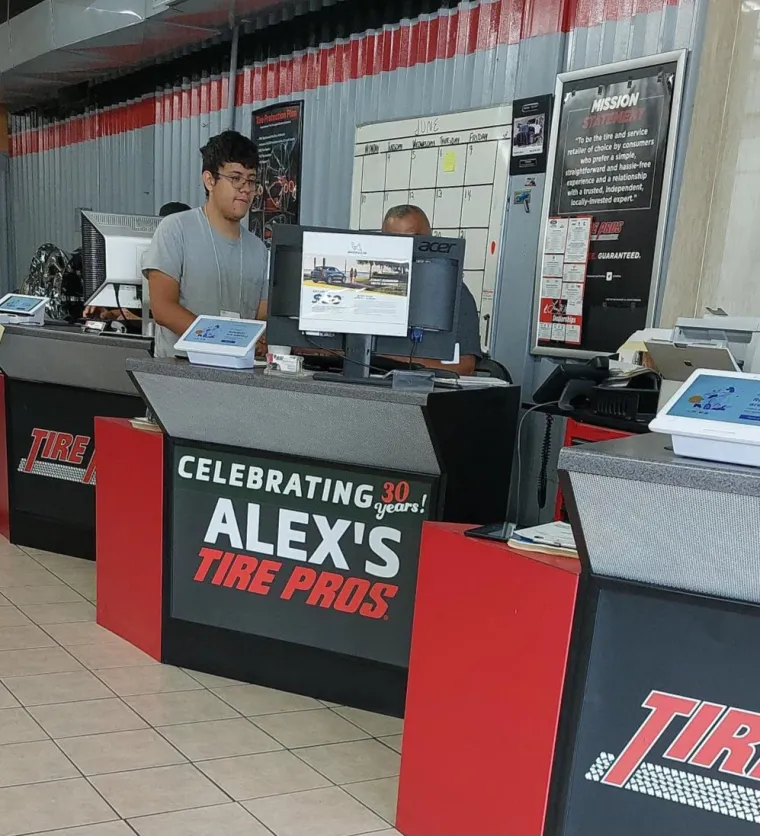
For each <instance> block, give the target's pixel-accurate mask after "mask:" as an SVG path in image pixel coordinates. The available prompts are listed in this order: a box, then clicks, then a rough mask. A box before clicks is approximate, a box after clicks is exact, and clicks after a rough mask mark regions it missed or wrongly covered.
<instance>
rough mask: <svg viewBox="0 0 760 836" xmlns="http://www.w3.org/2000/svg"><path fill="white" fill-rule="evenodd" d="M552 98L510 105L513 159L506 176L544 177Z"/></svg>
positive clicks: (519, 100)
mask: <svg viewBox="0 0 760 836" xmlns="http://www.w3.org/2000/svg"><path fill="white" fill-rule="evenodd" d="M552 98H553V97H552V96H535V97H534V98H532V99H516V100H515V101H514V102H512V118H513V123H512V159H511V162H510V166H509V173H510V174H511V175H512V176H513V177H515V176H517V175H519V174H543V173H544V172H545V171H546V161H547V158H548V155H549V126H550V122H551V117H552Z"/></svg>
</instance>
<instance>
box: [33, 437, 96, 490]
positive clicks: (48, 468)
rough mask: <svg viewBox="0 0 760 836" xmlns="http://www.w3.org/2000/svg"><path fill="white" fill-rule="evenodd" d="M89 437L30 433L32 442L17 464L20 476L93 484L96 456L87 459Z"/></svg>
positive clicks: (92, 454)
mask: <svg viewBox="0 0 760 836" xmlns="http://www.w3.org/2000/svg"><path fill="white" fill-rule="evenodd" d="M91 441H92V439H91V437H90V436H89V435H72V434H71V433H64V432H58V431H57V430H44V429H39V428H35V429H33V430H32V443H31V446H30V448H29V452H28V453H27V455H26V457H25V458H22V459H21V461H20V462H19V464H18V470H19V472H21V473H30V474H34V475H36V476H47V477H49V478H52V479H63V480H65V481H67V482H81V483H83V484H85V485H94V484H95V453H94V451H93V452H92V453H91V454H90V456H89V461H87V462H86V459H87V453H88V451H89V449H90V443H91Z"/></svg>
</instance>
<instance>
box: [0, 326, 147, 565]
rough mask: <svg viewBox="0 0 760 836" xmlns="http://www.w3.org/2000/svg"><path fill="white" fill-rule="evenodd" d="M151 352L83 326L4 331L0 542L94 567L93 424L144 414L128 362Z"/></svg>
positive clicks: (0, 346)
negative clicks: (81, 559)
mask: <svg viewBox="0 0 760 836" xmlns="http://www.w3.org/2000/svg"><path fill="white" fill-rule="evenodd" d="M150 348H151V341H150V340H149V339H146V338H142V337H122V336H118V335H107V334H85V333H83V332H82V330H81V328H78V327H75V326H70V327H69V326H58V325H56V326H44V327H32V326H18V325H6V326H5V328H4V331H3V333H2V337H1V338H0V369H1V370H2V375H0V397H2V400H3V403H2V408H0V436H4V437H2V438H0V532H2V534H4V535H5V536H6V537H8V539H10V540H11V542H12V543H16V544H17V545H21V546H29V547H32V548H40V549H46V550H48V551H53V552H57V553H60V554H70V555H74V556H76V557H84V558H89V559H94V557H95V489H94V486H95V481H96V472H95V449H94V443H93V440H94V419H95V416H96V415H110V416H124V417H130V418H131V417H134V416H136V415H139V414H140V413H141V410H143V409H144V407H143V405H142V402H141V400H140V398H139V396H138V395H137V392H136V391H135V388H134V384H133V383H132V381H131V380H130V378H129V377H128V375H127V372H126V361H127V359H128V358H139V357H142V358H147V357H148V356H149V353H150Z"/></svg>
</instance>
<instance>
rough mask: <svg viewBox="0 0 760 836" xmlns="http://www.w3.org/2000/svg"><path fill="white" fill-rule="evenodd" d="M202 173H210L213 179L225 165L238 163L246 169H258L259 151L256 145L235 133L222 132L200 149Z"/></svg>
mask: <svg viewBox="0 0 760 836" xmlns="http://www.w3.org/2000/svg"><path fill="white" fill-rule="evenodd" d="M201 156H202V157H203V171H210V172H211V174H213V175H214V178H217V177H218V176H219V169H220V168H221V167H222V166H223V165H225V163H239V164H240V165H242V166H245V167H246V168H258V167H259V149H258V148H257V147H256V143H255V142H253V140H251V139H249V138H248V137H247V136H243V134H241V133H238V132H237V131H224V132H223V133H220V134H219V135H218V136H212V137H211V139H210V140H209V141H208V142H207V143H206V144H205V145H204V146H203V148H201Z"/></svg>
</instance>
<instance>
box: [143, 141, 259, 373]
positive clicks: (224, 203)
mask: <svg viewBox="0 0 760 836" xmlns="http://www.w3.org/2000/svg"><path fill="white" fill-rule="evenodd" d="M201 154H202V156H203V175H202V177H203V186H204V188H205V190H206V194H207V196H208V199H207V201H206V205H205V206H203V207H202V208H200V209H192V210H191V211H189V212H181V213H179V214H176V215H170V216H169V217H168V218H165V219H164V220H163V221H162V222H161V224H160V226H159V227H158V229H157V230H156V234H155V235H154V237H153V241H152V243H151V245H150V249H149V250H148V252H147V253H146V254H145V257H144V259H143V273H144V275H145V277H146V278H147V279H148V284H149V286H150V307H151V310H152V312H153V318H154V319H155V321H156V346H155V355H156V357H174V356H175V351H174V344H175V342H176V341H177V340H178V339H179V337H180V336H181V335H182V334H183V333H184V332H185V331H186V330H187V329H188V328H189V327H190V325H191V324H192V322H193V320H194V319H195V318H196V316H199V315H200V314H206V315H208V316H232V317H240V318H243V319H263V318H265V317H266V299H267V287H268V271H267V263H268V253H267V249H266V247H265V246H264V243H263V241H261V240H260V239H259V238H257V237H256V236H255V235H253V234H252V233H250V232H248V230H246V229H244V228H243V227H242V226H241V223H240V222H241V221H242V220H243V219H244V218H245V217H246V216H247V215H248V211H249V210H250V208H251V203H252V202H253V197H254V192H255V188H256V185H255V175H256V169H257V167H258V164H259V155H258V151H257V149H256V146H255V144H254V143H253V142H252V141H251V140H250V139H248V138H247V137H244V136H243V135H242V134H239V133H237V132H236V131H225V132H224V133H222V134H219V136H215V137H213V138H212V139H210V140H209V142H208V144H207V145H206V146H204V147H203V148H202V149H201Z"/></svg>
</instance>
